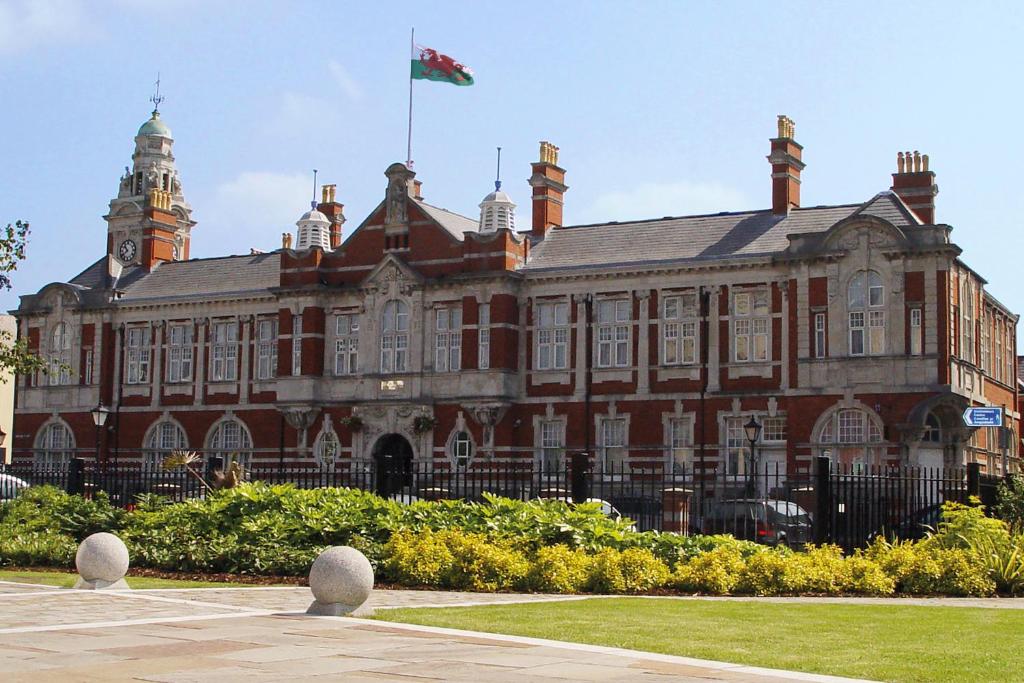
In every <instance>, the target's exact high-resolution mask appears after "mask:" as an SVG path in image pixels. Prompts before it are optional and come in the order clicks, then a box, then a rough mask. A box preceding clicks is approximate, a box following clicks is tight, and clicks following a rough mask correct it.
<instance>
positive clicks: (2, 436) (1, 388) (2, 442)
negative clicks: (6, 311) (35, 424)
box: [0, 315, 18, 463]
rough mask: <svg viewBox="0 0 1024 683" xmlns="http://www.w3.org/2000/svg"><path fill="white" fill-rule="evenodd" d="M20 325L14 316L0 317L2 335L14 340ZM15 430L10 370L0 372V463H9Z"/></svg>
mask: <svg viewBox="0 0 1024 683" xmlns="http://www.w3.org/2000/svg"><path fill="white" fill-rule="evenodd" d="M17 333H18V324H17V322H16V321H15V320H14V316H10V315H0V335H3V336H5V337H6V338H7V339H14V337H15V335H16V334H17ZM13 429H14V373H13V372H11V371H10V370H9V369H8V370H4V371H2V372H0V463H9V462H10V461H11V457H10V453H11V450H10V442H9V441H8V439H9V438H11V436H10V435H11V434H12V433H13Z"/></svg>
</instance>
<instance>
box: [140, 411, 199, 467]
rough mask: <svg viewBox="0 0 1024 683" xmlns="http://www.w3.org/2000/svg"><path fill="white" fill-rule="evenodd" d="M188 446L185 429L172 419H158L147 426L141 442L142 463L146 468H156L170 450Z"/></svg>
mask: <svg viewBox="0 0 1024 683" xmlns="http://www.w3.org/2000/svg"><path fill="white" fill-rule="evenodd" d="M186 448H188V439H187V438H186V436H185V430H184V429H182V428H181V425H179V424H178V423H177V422H174V421H173V420H160V421H159V422H157V423H155V424H154V425H153V426H152V427H150V428H149V432H147V434H146V440H145V441H144V442H143V449H144V450H143V454H142V456H143V459H142V464H143V466H144V467H145V468H147V469H158V468H159V467H160V463H162V462H163V459H164V458H165V457H167V455H168V454H169V453H170V452H171V451H177V450H183V449H186Z"/></svg>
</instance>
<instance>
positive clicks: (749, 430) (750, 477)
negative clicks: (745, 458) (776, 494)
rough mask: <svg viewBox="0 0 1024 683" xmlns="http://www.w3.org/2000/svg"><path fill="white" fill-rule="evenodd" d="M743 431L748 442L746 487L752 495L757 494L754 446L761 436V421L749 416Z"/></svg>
mask: <svg viewBox="0 0 1024 683" xmlns="http://www.w3.org/2000/svg"><path fill="white" fill-rule="evenodd" d="M743 431H744V432H746V434H747V441H749V442H750V470H749V472H748V473H747V488H748V489H750V492H751V493H752V494H754V495H757V456H756V451H755V450H754V448H755V447H756V446H755V444H756V443H757V439H758V437H760V436H761V423H760V422H758V421H757V420H756V419H754V416H753V415H751V416H750V422H748V423H747V424H745V425H743Z"/></svg>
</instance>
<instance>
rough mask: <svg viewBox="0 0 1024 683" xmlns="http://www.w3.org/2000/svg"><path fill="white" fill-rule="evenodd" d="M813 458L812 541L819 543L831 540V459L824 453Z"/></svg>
mask: <svg viewBox="0 0 1024 683" xmlns="http://www.w3.org/2000/svg"><path fill="white" fill-rule="evenodd" d="M814 460H815V468H814V497H815V502H816V505H815V511H814V542H815V543H817V544H818V545H821V544H822V543H828V542H829V540H831V522H832V460H831V459H830V458H828V457H827V456H824V455H819V456H818V457H816V458H815V459H814Z"/></svg>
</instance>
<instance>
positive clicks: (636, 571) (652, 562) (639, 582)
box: [619, 548, 671, 593]
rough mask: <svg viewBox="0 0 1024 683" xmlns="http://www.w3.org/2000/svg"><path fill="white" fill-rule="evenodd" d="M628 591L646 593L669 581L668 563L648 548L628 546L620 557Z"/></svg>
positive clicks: (620, 564) (621, 569) (624, 583)
mask: <svg viewBox="0 0 1024 683" xmlns="http://www.w3.org/2000/svg"><path fill="white" fill-rule="evenodd" d="M619 568H620V571H621V572H622V581H623V585H624V586H625V591H624V592H626V593H646V592H648V591H650V590H653V589H655V588H661V587H662V586H664V585H665V584H666V583H668V579H669V576H670V575H671V572H670V571H669V569H668V565H667V564H665V563H664V562H662V561H661V560H660V559H658V558H657V557H655V556H654V553H652V552H651V551H650V550H647V549H646V548H627V549H626V550H623V551H622V554H621V555H620V557H619Z"/></svg>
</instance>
